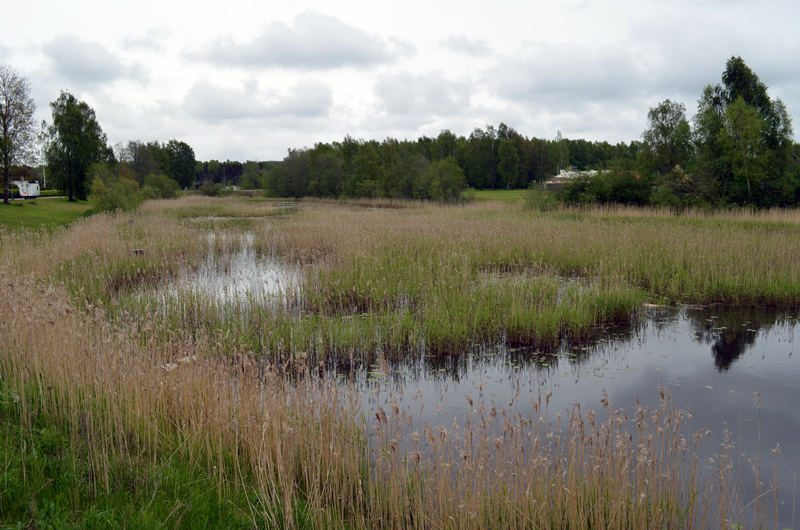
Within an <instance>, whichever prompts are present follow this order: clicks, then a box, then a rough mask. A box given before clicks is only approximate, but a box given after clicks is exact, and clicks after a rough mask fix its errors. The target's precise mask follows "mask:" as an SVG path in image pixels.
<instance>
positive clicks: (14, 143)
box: [0, 65, 36, 204]
mask: <svg viewBox="0 0 800 530" xmlns="http://www.w3.org/2000/svg"><path fill="white" fill-rule="evenodd" d="M30 94H31V87H30V83H29V82H28V80H27V78H25V77H23V76H21V75H19V73H17V71H16V70H15V69H14V68H11V67H10V66H6V65H0V164H2V168H3V202H4V203H6V204H8V186H9V182H10V180H11V177H10V175H11V168H12V166H17V165H23V164H27V163H33V162H34V159H35V158H36V156H35V142H36V131H35V129H34V121H33V114H34V113H35V112H36V104H35V103H34V102H33V99H32V98H31V95H30Z"/></svg>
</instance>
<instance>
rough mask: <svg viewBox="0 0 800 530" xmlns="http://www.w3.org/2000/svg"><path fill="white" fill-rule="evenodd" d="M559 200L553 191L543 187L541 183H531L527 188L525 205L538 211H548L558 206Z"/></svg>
mask: <svg viewBox="0 0 800 530" xmlns="http://www.w3.org/2000/svg"><path fill="white" fill-rule="evenodd" d="M558 205H559V200H558V198H557V197H556V193H555V192H554V191H550V190H547V189H545V188H544V186H543V185H542V184H537V183H536V182H532V183H531V187H530V188H529V189H528V196H527V197H526V198H525V206H526V207H527V208H529V209H531V210H536V211H539V212H549V211H552V210H555V209H557V208H558Z"/></svg>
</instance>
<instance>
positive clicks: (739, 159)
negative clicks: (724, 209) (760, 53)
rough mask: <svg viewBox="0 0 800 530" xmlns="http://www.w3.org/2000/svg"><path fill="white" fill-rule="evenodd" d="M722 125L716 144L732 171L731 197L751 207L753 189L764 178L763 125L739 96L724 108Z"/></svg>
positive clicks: (754, 112)
mask: <svg viewBox="0 0 800 530" xmlns="http://www.w3.org/2000/svg"><path fill="white" fill-rule="evenodd" d="M723 124H724V125H723V127H722V129H721V130H720V133H719V140H718V141H719V143H720V146H721V147H722V149H723V150H724V151H725V152H726V153H727V156H728V160H729V164H730V168H731V174H732V177H733V178H732V184H733V190H734V191H733V193H734V196H733V197H732V198H733V199H734V200H735V201H736V202H747V203H751V204H752V203H754V202H757V201H754V197H753V187H754V186H759V185H760V184H761V180H762V179H763V178H764V163H765V162H766V160H765V159H764V157H763V152H764V148H765V146H764V144H763V143H762V141H761V140H762V139H761V133H762V128H763V125H764V122H763V121H762V120H761V119H760V118H759V116H758V111H757V110H756V109H755V108H754V107H752V106H750V105H748V104H747V103H745V102H744V98H743V97H741V96H740V97H739V98H737V99H736V101H734V102H733V103H731V104H730V105H728V106H727V108H726V109H725V116H724V118H723ZM759 187H760V186H759ZM745 189H746V190H747V193H746V194H745ZM737 199H738V200H737Z"/></svg>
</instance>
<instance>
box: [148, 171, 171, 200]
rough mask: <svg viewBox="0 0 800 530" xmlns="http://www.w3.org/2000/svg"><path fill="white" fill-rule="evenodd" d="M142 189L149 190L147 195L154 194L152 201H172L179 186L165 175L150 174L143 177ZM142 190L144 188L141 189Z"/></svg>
mask: <svg viewBox="0 0 800 530" xmlns="http://www.w3.org/2000/svg"><path fill="white" fill-rule="evenodd" d="M144 187H145V188H151V189H152V191H148V194H152V193H155V197H148V198H154V199H174V198H175V197H177V196H178V190H179V189H180V186H179V185H178V183H177V182H176V181H175V180H173V179H171V178H169V177H168V176H166V175H156V174H150V175H147V176H146V177H144ZM143 189H144V188H143Z"/></svg>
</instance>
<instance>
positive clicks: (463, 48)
mask: <svg viewBox="0 0 800 530" xmlns="http://www.w3.org/2000/svg"><path fill="white" fill-rule="evenodd" d="M439 44H440V45H441V46H442V47H443V48H445V49H447V50H450V51H451V52H456V53H463V54H466V55H469V56H470V57H486V56H488V55H492V54H493V51H492V47H491V46H490V45H489V43H488V42H486V41H485V40H476V39H470V38H469V37H465V36H463V35H459V36H455V35H451V36H450V37H448V38H446V39H444V40H442V41H441V42H440V43H439Z"/></svg>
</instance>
